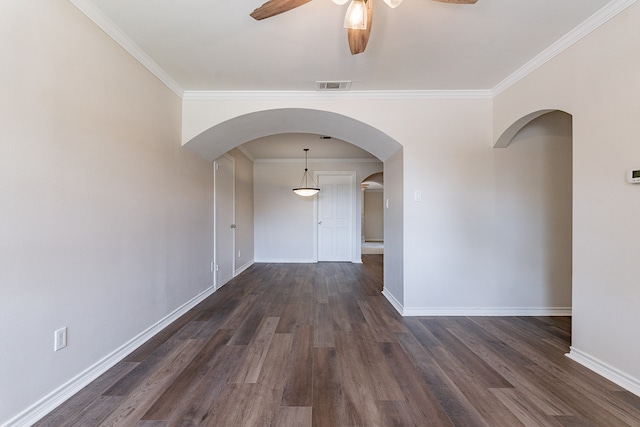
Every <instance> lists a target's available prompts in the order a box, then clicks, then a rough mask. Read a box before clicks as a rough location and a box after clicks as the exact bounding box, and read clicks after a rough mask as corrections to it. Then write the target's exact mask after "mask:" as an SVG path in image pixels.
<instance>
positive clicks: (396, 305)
mask: <svg viewBox="0 0 640 427" xmlns="http://www.w3.org/2000/svg"><path fill="white" fill-rule="evenodd" d="M382 295H384V297H385V298H386V299H387V301H389V302H390V303H391V305H392V306H393V308H395V309H396V311H397V312H398V313H400V315H401V316H404V314H403V312H404V309H403V308H402V304H400V301H398V300H397V299H396V297H395V296H394V295H393V294H392V293H391V292H388V291H387V290H386V289H383V290H382Z"/></svg>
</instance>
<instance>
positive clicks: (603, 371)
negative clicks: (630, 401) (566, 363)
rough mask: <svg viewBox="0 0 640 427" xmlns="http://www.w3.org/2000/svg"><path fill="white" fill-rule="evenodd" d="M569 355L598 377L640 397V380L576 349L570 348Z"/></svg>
mask: <svg viewBox="0 0 640 427" xmlns="http://www.w3.org/2000/svg"><path fill="white" fill-rule="evenodd" d="M569 350H570V351H569V353H567V354H566V356H567V357H568V358H569V359H571V360H574V361H576V362H578V363H579V364H581V365H582V366H584V367H586V368H588V369H590V370H592V371H593V372H595V373H596V374H598V375H601V376H603V377H605V378H606V379H608V380H609V381H611V382H613V383H616V384H618V385H619V386H620V387H623V388H624V389H626V390H628V391H630V392H631V393H633V394H635V395H636V396H640V379H638V378H634V377H632V376H630V375H627V374H625V373H624V372H622V371H620V370H618V369H616V368H614V367H613V366H611V365H609V364H607V363H605V362H603V361H601V360H599V359H596V358H595V357H593V356H590V355H588V354H587V353H584V352H582V351H580V350H578V349H577V348H575V347H573V346H572V347H569Z"/></svg>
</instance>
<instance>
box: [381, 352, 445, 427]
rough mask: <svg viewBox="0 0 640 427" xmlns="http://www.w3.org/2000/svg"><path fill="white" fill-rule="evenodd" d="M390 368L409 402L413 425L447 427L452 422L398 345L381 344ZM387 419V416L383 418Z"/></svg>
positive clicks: (409, 412) (408, 409)
mask: <svg viewBox="0 0 640 427" xmlns="http://www.w3.org/2000/svg"><path fill="white" fill-rule="evenodd" d="M380 345H381V347H382V350H383V353H384V355H385V357H386V358H387V360H388V361H389V366H390V367H391V370H392V371H393V374H394V376H395V378H396V380H397V382H398V384H399V385H400V388H401V389H402V393H403V395H404V400H405V401H406V402H407V405H406V408H407V414H408V415H409V416H410V419H411V424H410V425H416V426H425V427H431V426H432V427H447V426H452V425H453V424H452V422H451V420H450V419H449V417H448V416H447V414H446V413H445V411H444V409H443V408H442V406H441V405H440V403H439V402H438V400H437V398H436V397H435V396H434V395H433V394H432V392H431V391H430V389H429V386H428V385H427V384H426V383H425V382H424V381H423V380H422V375H421V374H420V372H419V371H418V369H417V368H416V366H415V365H414V364H413V363H412V362H411V360H410V359H409V357H408V356H407V354H406V353H405V352H404V350H403V349H402V347H401V346H400V344H398V343H382V344H380ZM383 418H384V419H386V415H385V416H384V417H383Z"/></svg>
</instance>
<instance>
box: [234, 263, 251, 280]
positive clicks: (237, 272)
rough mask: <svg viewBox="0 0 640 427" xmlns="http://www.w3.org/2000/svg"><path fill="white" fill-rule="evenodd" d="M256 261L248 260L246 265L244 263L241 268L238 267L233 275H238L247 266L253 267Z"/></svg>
mask: <svg viewBox="0 0 640 427" xmlns="http://www.w3.org/2000/svg"><path fill="white" fill-rule="evenodd" d="M254 263H255V261H254V260H251V261H249V262H247V263H246V264H245V265H243V266H242V267H240V268H236V272H235V273H234V275H233V277H235V276H237V275H238V274H240V273H242V272H243V271H245V270H246V269H247V268H249V267H251V266H252V265H253V264H254Z"/></svg>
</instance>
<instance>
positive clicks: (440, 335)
mask: <svg viewBox="0 0 640 427" xmlns="http://www.w3.org/2000/svg"><path fill="white" fill-rule="evenodd" d="M422 324H423V325H424V326H425V327H426V328H427V329H428V330H429V331H430V332H431V334H432V335H433V336H434V337H435V338H436V339H437V340H438V341H439V342H440V343H441V344H442V346H445V347H446V348H447V354H450V355H453V356H454V357H455V358H457V359H458V360H459V361H460V362H461V365H462V366H464V367H467V368H468V369H469V370H470V371H473V375H475V376H476V377H477V378H478V379H479V380H480V381H481V382H482V383H483V384H484V386H485V387H487V388H510V387H513V386H512V385H511V384H510V383H509V381H507V380H506V379H505V378H504V377H503V376H502V375H500V374H499V373H498V372H496V371H495V370H494V369H493V368H492V367H491V366H490V365H488V364H487V363H486V362H485V361H484V360H482V358H481V357H478V355H477V354H475V353H474V352H473V350H471V349H470V348H469V347H467V346H466V345H464V343H463V342H461V341H460V340H459V339H458V338H456V336H455V335H453V334H452V333H451V330H454V331H455V330H456V329H460V328H462V327H461V326H459V324H458V323H456V320H451V319H446V318H430V319H425V320H422Z"/></svg>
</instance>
